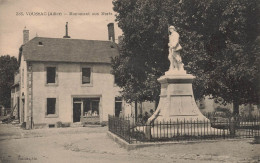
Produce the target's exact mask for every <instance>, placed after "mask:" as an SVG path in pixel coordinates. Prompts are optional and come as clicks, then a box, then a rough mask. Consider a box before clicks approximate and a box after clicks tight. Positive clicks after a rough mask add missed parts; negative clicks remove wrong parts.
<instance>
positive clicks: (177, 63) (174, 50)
mask: <svg viewBox="0 0 260 163" xmlns="http://www.w3.org/2000/svg"><path fill="white" fill-rule="evenodd" d="M169 32H170V35H169V43H168V46H169V55H168V59H169V60H170V67H169V70H168V71H167V72H166V74H167V73H168V74H171V73H174V72H175V73H176V72H177V71H180V72H185V73H186V71H185V70H184V69H183V63H182V60H181V56H180V50H181V49H182V47H181V45H180V44H179V34H178V33H177V32H176V29H175V27H174V26H170V27H169Z"/></svg>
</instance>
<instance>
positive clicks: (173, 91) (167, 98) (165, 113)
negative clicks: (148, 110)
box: [145, 70, 220, 137]
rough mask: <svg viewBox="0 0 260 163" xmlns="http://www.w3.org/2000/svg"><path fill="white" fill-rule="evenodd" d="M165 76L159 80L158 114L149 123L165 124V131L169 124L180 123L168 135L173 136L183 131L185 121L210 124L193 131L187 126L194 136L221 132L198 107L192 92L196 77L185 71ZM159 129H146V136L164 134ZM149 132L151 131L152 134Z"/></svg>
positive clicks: (155, 127)
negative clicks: (201, 133)
mask: <svg viewBox="0 0 260 163" xmlns="http://www.w3.org/2000/svg"><path fill="white" fill-rule="evenodd" d="M165 74H166V75H164V76H162V77H160V78H159V79H158V81H159V82H160V84H161V94H160V101H159V105H158V107H157V109H156V112H155V113H154V114H153V115H152V116H151V117H150V118H149V120H148V121H149V122H153V124H163V127H162V126H160V129H161V130H162V129H163V130H165V128H167V127H165V126H166V125H165V124H167V123H168V124H171V123H174V124H176V123H179V126H178V128H175V129H171V130H169V131H168V133H171V134H173V133H178V132H179V131H181V130H179V128H180V125H181V124H182V125H183V122H184V121H186V122H187V121H189V122H201V124H203V122H208V123H206V124H207V126H206V127H205V126H197V128H194V127H193V129H192V125H191V126H186V131H187V132H188V131H193V134H198V133H200V132H201V131H202V130H203V131H204V129H205V130H207V131H212V132H220V130H218V129H215V128H211V126H210V122H209V119H207V118H206V117H205V116H204V115H203V114H202V113H201V112H200V110H199V108H198V107H197V105H196V102H195V99H194V95H193V90H192V81H193V79H194V78H195V77H194V76H193V75H191V74H187V73H186V71H185V70H183V71H178V70H176V71H168V72H166V73H165ZM180 122H181V123H180ZM204 124H205V123H204ZM186 125H187V124H186ZM171 126H172V125H171ZM173 126H177V125H173ZM148 128H150V129H148ZM158 128H159V126H158V125H155V126H154V127H146V129H145V130H146V131H145V133H146V136H147V137H151V136H152V137H153V136H156V135H160V134H158V132H161V133H162V131H159V130H160V129H158ZM149 130H151V132H150V131H149ZM157 130H158V132H157ZM153 131H154V132H153ZM147 134H148V135H147ZM149 134H151V135H149Z"/></svg>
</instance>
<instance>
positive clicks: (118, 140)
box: [107, 131, 253, 150]
mask: <svg viewBox="0 0 260 163" xmlns="http://www.w3.org/2000/svg"><path fill="white" fill-rule="evenodd" d="M107 136H108V137H109V138H111V139H113V140H114V141H115V142H116V143H118V144H119V145H120V146H121V147H123V148H125V149H127V150H134V149H137V148H143V147H149V146H161V145H171V144H195V143H205V142H207V143H213V142H217V141H241V140H245V139H217V140H193V141H191V140H190V141H170V142H147V143H146V142H145V143H140V144H128V143H127V142H126V141H125V140H123V139H122V138H120V137H118V136H117V135H115V134H113V133H112V132H110V131H107ZM246 139H247V140H248V139H249V140H252V141H253V138H246Z"/></svg>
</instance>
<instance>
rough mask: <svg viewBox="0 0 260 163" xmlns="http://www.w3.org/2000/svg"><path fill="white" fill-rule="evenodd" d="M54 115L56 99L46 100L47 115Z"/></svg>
mask: <svg viewBox="0 0 260 163" xmlns="http://www.w3.org/2000/svg"><path fill="white" fill-rule="evenodd" d="M50 114H56V98H47V115H50Z"/></svg>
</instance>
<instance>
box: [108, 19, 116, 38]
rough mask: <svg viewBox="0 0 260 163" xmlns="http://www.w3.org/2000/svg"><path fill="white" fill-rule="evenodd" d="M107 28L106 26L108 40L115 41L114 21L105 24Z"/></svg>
mask: <svg viewBox="0 0 260 163" xmlns="http://www.w3.org/2000/svg"><path fill="white" fill-rule="evenodd" d="M107 28H108V40H110V41H113V42H115V29H114V23H109V24H108V25H107Z"/></svg>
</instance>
